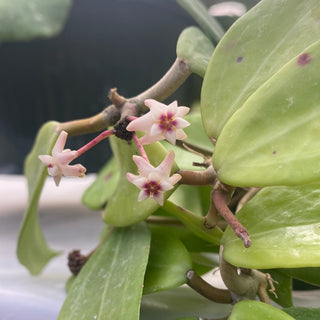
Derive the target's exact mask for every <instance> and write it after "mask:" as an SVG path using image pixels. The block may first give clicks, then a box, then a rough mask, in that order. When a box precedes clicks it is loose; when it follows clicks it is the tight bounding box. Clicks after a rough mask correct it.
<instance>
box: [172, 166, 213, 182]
mask: <svg viewBox="0 0 320 320" xmlns="http://www.w3.org/2000/svg"><path fill="white" fill-rule="evenodd" d="M177 173H179V174H180V175H181V177H182V178H181V180H180V181H179V183H180V184H188V185H193V186H205V185H212V184H214V182H215V179H216V176H217V175H216V172H215V171H214V169H213V167H212V166H210V167H208V168H207V169H206V170H204V171H192V170H179V171H178V172H177Z"/></svg>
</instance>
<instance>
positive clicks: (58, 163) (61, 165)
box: [39, 131, 87, 186]
mask: <svg viewBox="0 0 320 320" xmlns="http://www.w3.org/2000/svg"><path fill="white" fill-rule="evenodd" d="M67 137H68V133H67V132H65V131H61V133H60V135H59V137H58V139H57V142H56V144H55V145H54V147H53V149H52V156H49V155H40V156H39V159H40V160H41V161H42V162H43V163H44V165H45V166H47V167H48V173H49V175H50V176H52V177H53V179H54V182H55V183H56V186H58V185H59V183H60V180H61V178H62V175H64V176H75V177H84V175H85V172H86V171H87V169H86V168H85V167H84V166H82V165H81V164H75V165H69V163H70V162H71V161H72V160H73V159H75V158H76V157H77V156H78V152H77V151H76V150H73V151H71V150H70V149H64V146H65V144H66V141H67Z"/></svg>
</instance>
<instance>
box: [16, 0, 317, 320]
mask: <svg viewBox="0 0 320 320" xmlns="http://www.w3.org/2000/svg"><path fill="white" fill-rule="evenodd" d="M178 2H179V3H180V4H181V5H182V7H184V8H185V9H186V10H187V11H188V12H189V13H190V14H191V15H192V16H193V17H194V19H195V20H196V21H197V22H198V24H199V26H200V27H195V26H191V27H189V28H187V29H185V30H183V32H182V33H181V34H180V36H179V38H178V41H177V46H176V56H177V58H176V60H175V61H174V63H173V65H172V67H171V68H170V69H169V70H168V71H167V72H166V73H165V74H164V76H163V78H161V79H160V80H159V81H158V82H157V83H155V84H154V85H153V86H152V87H151V88H149V89H147V90H146V91H144V92H142V93H137V95H136V96H135V97H131V98H127V97H123V96H122V95H120V93H121V87H120V88H119V93H118V91H117V89H115V88H113V89H111V90H110V92H109V98H110V105H109V106H108V107H107V108H105V109H104V110H102V111H101V113H99V114H96V115H92V117H90V118H88V119H80V120H71V121H70V122H65V123H59V122H56V121H50V122H48V123H45V124H44V125H43V126H42V128H41V129H40V130H39V133H38V135H37V138H36V141H35V143H34V146H33V148H32V150H31V152H30V154H29V155H28V157H27V159H26V161H25V175H26V178H27V181H28V188H29V206H28V208H27V210H26V212H25V216H24V219H23V222H22V225H21V229H20V234H19V239H18V245H17V255H18V258H19V261H20V262H21V264H23V265H24V266H25V267H26V268H27V269H28V270H29V271H30V273H31V274H33V275H37V274H39V273H41V271H42V270H43V268H44V267H45V266H46V264H47V263H48V262H49V261H50V260H51V259H52V258H54V257H55V256H56V255H57V254H58V252H56V251H55V250H54V249H51V248H50V247H49V245H48V244H47V242H46V239H45V235H44V234H43V232H42V230H41V226H40V223H39V216H38V213H37V206H38V202H39V198H40V194H41V189H42V187H43V185H44V181H45V180H46V178H47V175H48V174H49V175H50V176H52V177H53V181H52V183H55V184H56V185H57V186H59V184H63V177H64V176H75V178H74V183H75V184H76V183H77V181H78V180H77V179H78V178H77V177H83V176H85V172H86V168H85V163H82V164H80V162H81V155H82V154H84V153H85V152H87V151H89V150H90V152H94V146H95V145H96V144H98V143H99V142H100V141H102V140H104V139H110V144H111V147H112V152H113V156H112V157H111V158H110V160H109V161H108V162H107V163H106V164H105V166H104V167H103V168H102V169H101V171H100V173H98V175H97V178H96V181H95V182H94V183H93V184H92V185H91V186H90V187H89V188H88V189H87V191H86V192H85V193H84V195H83V203H84V205H86V206H87V207H89V208H90V209H92V210H98V211H101V212H102V219H101V223H102V224H104V225H105V227H104V229H103V232H102V234H101V236H100V237H99V238H100V241H99V243H97V246H96V248H94V249H93V250H92V252H90V253H89V254H86V253H83V252H81V248H75V250H74V251H72V252H70V253H69V257H68V259H69V261H68V265H69V268H70V271H71V273H72V275H71V277H70V280H69V281H68V285H67V297H66V300H65V302H64V304H63V306H62V309H61V311H60V314H59V317H58V319H59V320H72V319H77V320H79V319H85V320H87V319H126V320H127V319H130V320H131V319H132V320H134V319H146V313H145V311H146V309H145V308H144V304H143V303H142V304H141V301H149V302H150V301H151V300H152V299H153V303H154V304H155V305H156V304H157V303H158V304H160V305H161V303H162V302H161V301H163V300H162V299H165V297H166V299H167V300H172V301H174V303H175V305H176V308H177V309H179V308H180V314H181V316H184V317H189V318H184V319H198V317H199V316H202V314H201V310H202V309H203V308H205V307H204V306H203V305H202V304H200V302H199V304H198V305H197V303H194V309H193V310H192V311H190V309H188V308H186V305H187V304H189V303H190V301H189V300H188V299H187V298H186V296H185V295H184V291H183V290H184V288H185V287H180V286H181V285H183V284H186V285H187V286H189V287H191V288H192V289H193V290H194V291H195V292H197V293H198V294H199V295H203V296H204V297H206V298H207V299H208V300H207V302H206V305H210V306H211V305H212V306H213V308H212V310H211V315H210V318H212V319H217V318H220V319H222V318H223V319H230V320H241V319H246V320H250V319H255V320H257V319H261V320H265V319H283V320H289V319H319V318H320V310H319V309H311V308H305V309H302V310H301V309H300V308H297V307H294V306H293V302H292V279H295V278H296V279H299V280H301V281H304V282H306V283H311V284H313V285H316V286H319V285H320V250H319V248H320V201H319V199H320V182H319V181H320V161H319V159H320V125H319V123H320V72H319V70H320V22H319V21H320V5H319V1H318V0H306V1H300V0H282V1H279V0H262V1H261V2H259V3H258V4H257V5H256V6H255V7H253V8H252V9H251V10H249V11H248V12H247V13H246V14H245V15H243V16H242V17H241V18H239V19H238V20H237V21H236V22H235V23H234V24H233V25H232V26H231V27H230V28H229V29H228V31H227V32H226V33H224V31H223V29H222V27H221V26H220V25H219V23H218V22H217V21H216V20H215V19H214V18H212V17H211V16H209V14H208V13H207V10H206V8H205V7H204V6H203V4H202V3H201V2H199V1H192V0H190V1H188V0H179V1H178ZM172 50H174V48H172ZM155 63H156V61H155ZM192 73H195V74H197V75H198V76H200V77H202V78H203V82H202V90H201V96H199V101H200V103H199V104H198V105H193V106H180V105H179V103H178V102H177V101H175V100H173V99H172V98H171V96H172V94H173V93H174V92H175V91H176V90H177V89H178V88H179V87H180V86H181V85H182V84H183V83H184V81H185V80H186V79H187V78H188V77H189V76H190V75H191V74H192ZM76 118H77V115H76V114H75V119H76ZM93 132H96V133H97V136H96V138H95V139H93V140H91V141H88V143H87V144H86V145H84V146H83V147H81V148H80V149H77V150H70V149H67V148H66V147H65V145H66V144H67V145H68V141H67V139H68V137H69V136H72V135H85V134H87V133H93ZM79 236H81V235H79ZM79 249H80V250H79ZM66 268H67V266H66ZM213 268H218V269H217V270H218V271H217V272H219V274H220V276H221V278H222V280H223V282H224V284H225V286H224V287H223V288H221V287H217V286H216V285H215V284H212V283H211V282H207V281H206V280H204V279H203V277H202V275H203V274H205V273H207V272H208V271H210V270H212V269H213ZM206 279H207V278H206ZM174 288H176V289H174ZM180 289H181V290H182V291H181V290H180ZM157 292H158V293H160V292H161V293H162V294H163V295H160V294H159V295H157V294H155V293H157ZM148 299H149V300H148ZM157 299H158V300H157ZM223 304H224V305H226V306H228V307H226V308H224V309H223V310H224V311H223V312H221V308H220V306H221V305H223ZM141 305H142V307H141ZM179 306H180V307H179ZM215 310H216V311H215Z"/></svg>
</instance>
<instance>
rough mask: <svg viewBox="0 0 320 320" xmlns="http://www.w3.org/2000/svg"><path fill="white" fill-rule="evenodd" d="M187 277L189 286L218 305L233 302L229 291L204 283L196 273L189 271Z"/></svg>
mask: <svg viewBox="0 0 320 320" xmlns="http://www.w3.org/2000/svg"><path fill="white" fill-rule="evenodd" d="M186 277H187V279H188V282H187V285H188V286H189V287H191V288H192V289H194V290H195V291H197V292H198V293H200V294H201V295H202V296H204V297H206V298H207V299H209V300H211V301H214V302H217V303H225V304H231V303H232V302H233V299H232V296H231V293H230V291H229V290H224V289H218V288H215V287H213V286H212V285H210V284H209V283H208V282H206V281H204V280H203V279H202V278H201V277H200V276H198V275H197V274H196V273H195V271H193V270H189V271H188V272H187V274H186Z"/></svg>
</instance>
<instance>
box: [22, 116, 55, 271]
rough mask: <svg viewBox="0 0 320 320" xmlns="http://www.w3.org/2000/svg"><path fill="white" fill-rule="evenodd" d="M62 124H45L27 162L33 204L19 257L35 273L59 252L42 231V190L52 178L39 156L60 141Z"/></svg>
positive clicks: (28, 209) (23, 233)
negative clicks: (51, 246)
mask: <svg viewBox="0 0 320 320" xmlns="http://www.w3.org/2000/svg"><path fill="white" fill-rule="evenodd" d="M57 125H58V122H54V121H50V122H47V123H46V124H44V125H43V126H42V127H41V129H40V130H39V132H38V135H37V138H36V141H35V144H34V146H33V148H32V150H31V152H30V153H29V154H28V156H27V158H26V161H25V167H24V171H25V175H26V178H27V182H28V195H29V196H28V200H29V205H28V208H27V211H26V212H25V214H24V218H23V221H22V224H21V227H20V232H19V238H18V243H17V256H18V259H19V261H20V263H21V264H23V265H24V266H25V267H26V268H27V269H28V270H29V271H30V273H31V274H34V275H36V274H39V273H40V272H41V270H42V269H43V268H44V266H45V265H46V264H47V263H48V261H49V260H50V259H51V258H53V257H54V256H56V255H57V254H58V252H56V251H52V250H51V249H50V248H49V247H48V245H47V242H46V240H45V238H44V235H43V233H42V230H41V226H40V222H39V216H38V211H37V210H38V203H39V198H40V195H41V191H42V188H43V185H44V182H45V179H46V177H47V175H48V173H47V168H46V167H45V166H44V165H43V164H42V162H41V161H40V160H39V158H38V155H41V154H50V153H51V150H52V148H53V146H54V144H55V142H56V140H57V138H58V132H56V131H55V128H56V126H57Z"/></svg>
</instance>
